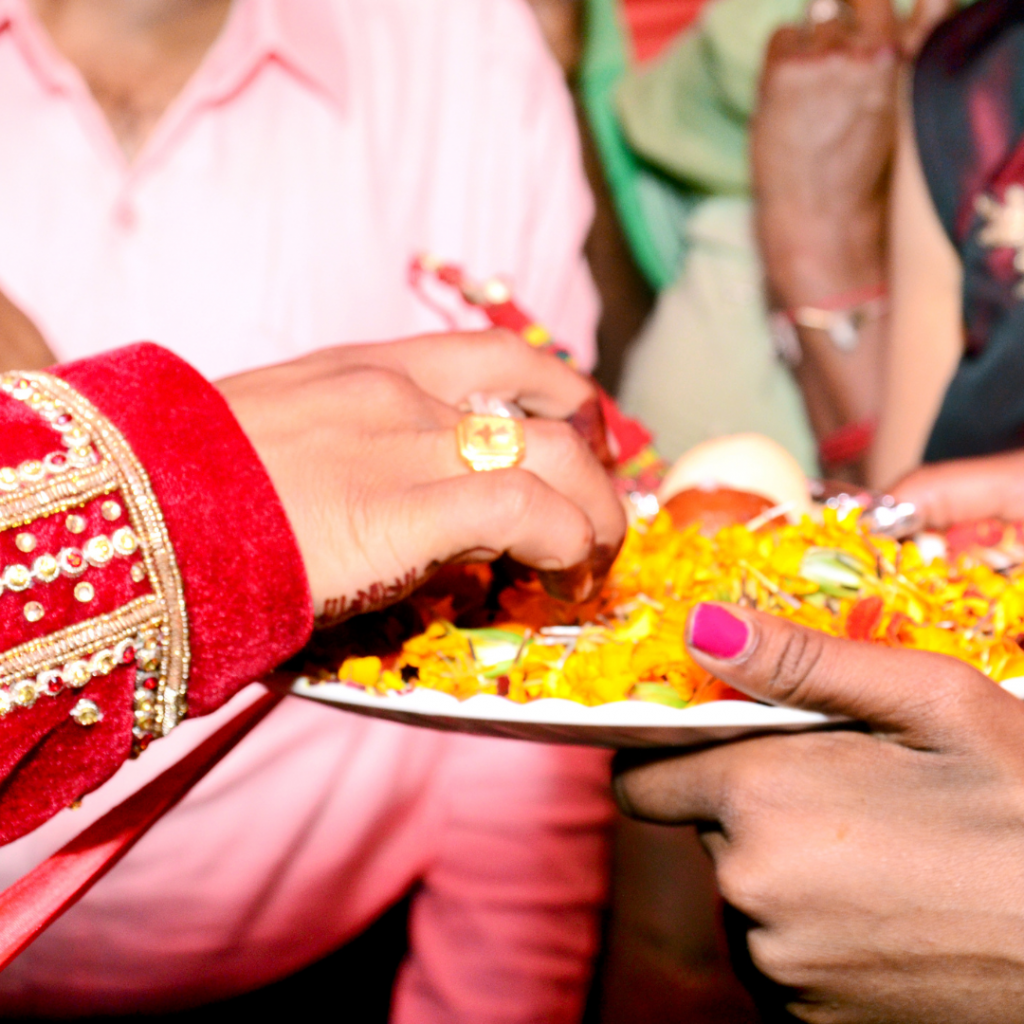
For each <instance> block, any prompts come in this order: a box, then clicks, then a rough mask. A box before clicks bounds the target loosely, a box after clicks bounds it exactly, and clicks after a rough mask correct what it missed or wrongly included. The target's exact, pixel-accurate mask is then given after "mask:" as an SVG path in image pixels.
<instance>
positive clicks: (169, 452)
mask: <svg viewBox="0 0 1024 1024" xmlns="http://www.w3.org/2000/svg"><path fill="white" fill-rule="evenodd" d="M311 625H312V608H311V602H310V597H309V592H308V587H307V585H306V579H305V572H304V569H303V566H302V562H301V560H300V557H299V553H298V550H297V547H296V544H295V540H294V537H293V536H292V533H291V529H290V527H289V525H288V522H287V519H286V518H285V515H284V510H283V509H282V508H281V505H280V502H279V500H278V498H277V495H276V494H275V492H274V490H273V487H272V485H271V483H270V480H269V478H268V477H267V475H266V473H265V471H264V469H263V467H262V465H261V464H260V461H259V458H258V456H257V455H256V452H255V451H254V450H253V448H252V446H251V445H250V444H249V442H248V440H247V439H246V437H245V435H244V434H243V433H242V431H241V429H240V428H239V426H238V424H237V422H236V421H235V419H234V417H233V416H232V415H231V412H230V410H229V409H228V407H227V405H226V403H225V402H224V400H223V399H222V398H221V396H220V394H219V393H218V392H217V391H216V389H215V388H213V387H211V386H210V385H209V384H208V383H207V382H206V381H205V380H203V378H202V377H200V376H199V374H197V373H196V372H195V371H194V370H192V369H191V367H189V366H188V365H187V364H185V363H183V362H182V361H181V360H180V359H178V358H177V357H175V356H173V355H171V354H170V353H169V352H166V351H165V350H163V349H160V348H158V347H157V346H155V345H137V346H133V347H132V348H127V349H121V350H119V351H117V352H114V353H110V354H108V355H104V356H101V357H98V358H96V359H90V360H84V361H82V362H79V363H74V364H69V365H67V366H63V367H57V368H56V369H55V370H54V371H53V373H9V374H5V375H2V376H0V842H8V841H10V840H12V839H14V838H17V836H19V835H22V834H23V833H25V832H27V831H30V830H31V829H32V828H35V827H36V826H37V825H39V824H41V823H42V822H43V821H44V820H45V819H46V818H48V817H50V816H51V815H52V814H54V813H55V812H56V811H58V810H60V809H61V808H63V807H65V806H67V805H68V804H69V803H71V802H73V801H74V800H76V799H77V798H78V797H80V796H81V795H82V794H83V793H86V792H88V791H89V790H91V789H94V788H95V787H96V786H98V785H100V784H101V783H102V782H104V781H105V780H106V779H107V778H109V777H110V775H112V774H113V773H114V771H115V770H116V769H117V767H118V766H119V765H120V764H121V762H122V761H123V760H124V759H125V758H126V757H128V756H130V755H132V754H133V753H135V754H137V753H139V752H141V751H142V750H144V749H145V748H146V746H147V745H148V744H149V743H150V742H151V741H152V740H153V739H155V738H157V737H160V736H164V735H166V734H167V733H168V732H169V731H170V730H171V729H173V728H174V726H175V725H176V724H177V723H178V722H179V721H180V720H181V719H182V718H183V717H184V716H185V715H186V714H189V715H197V714H204V713H206V712H209V711H211V710H213V709H214V708H216V707H218V706H219V705H220V704H222V703H223V702H224V701H225V700H226V699H227V698H228V697H230V696H231V695H232V694H233V693H234V692H235V691H237V690H238V689H239V688H240V687H241V686H243V685H244V684H245V683H247V682H249V681H250V680H252V679H254V678H257V677H258V676H259V675H261V674H262V673H264V672H266V671H268V670H269V669H270V668H272V667H273V666H274V665H276V664H278V663H280V662H281V661H283V660H284V659H285V658H287V657H289V656H290V655H291V654H293V653H294V652H295V651H296V650H298V649H299V648H300V647H301V646H302V645H303V644H304V643H305V641H306V639H307V637H308V635H309V631H310V629H311Z"/></svg>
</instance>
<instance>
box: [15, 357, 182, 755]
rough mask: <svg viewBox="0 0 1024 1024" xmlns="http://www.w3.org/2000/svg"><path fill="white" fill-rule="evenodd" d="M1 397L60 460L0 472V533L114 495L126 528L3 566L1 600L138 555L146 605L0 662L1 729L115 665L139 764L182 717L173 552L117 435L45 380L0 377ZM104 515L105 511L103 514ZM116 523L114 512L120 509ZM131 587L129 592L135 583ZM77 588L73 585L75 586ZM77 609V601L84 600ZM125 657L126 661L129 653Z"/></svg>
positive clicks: (83, 402) (61, 384)
mask: <svg viewBox="0 0 1024 1024" xmlns="http://www.w3.org/2000/svg"><path fill="white" fill-rule="evenodd" d="M0 392H3V393H5V394H7V395H9V396H10V397H11V398H13V399H16V400H17V401H19V402H23V403H24V404H25V405H27V406H28V407H29V408H30V409H32V410H33V411H34V412H36V413H37V414H38V415H39V416H40V417H42V419H43V420H44V421H46V423H47V424H48V425H49V426H50V427H51V428H52V429H53V430H55V431H56V432H57V433H58V434H59V435H60V438H61V441H62V443H63V445H64V447H65V449H66V451H65V452H54V453H51V454H50V455H47V456H46V458H44V459H41V460H29V461H27V462H23V463H22V464H21V465H19V466H17V467H15V468H11V467H3V468H0V531H3V530H8V529H12V528H17V527H20V526H23V525H25V524H27V523H30V522H33V521H35V520H37V519H40V518H42V517H44V516H50V515H54V514H58V513H64V512H67V511H69V510H70V509H80V508H81V507H82V506H83V505H85V504H86V503H87V502H89V501H91V500H92V499H93V498H96V497H99V496H101V495H103V494H110V493H112V492H114V491H118V492H119V498H120V499H121V502H122V503H123V505H124V507H125V510H126V512H127V516H128V520H129V522H130V523H131V526H130V527H122V528H120V529H118V530H115V531H114V532H113V533H112V534H111V536H110V537H106V536H104V535H97V536H95V537H91V538H89V539H88V540H87V541H85V542H84V543H83V544H82V546H81V548H77V547H67V548H64V549H62V550H61V551H60V552H59V554H58V555H56V556H54V555H40V556H39V557H38V558H37V559H35V560H34V562H33V563H32V565H31V566H25V565H18V564H15V565H10V566H7V567H6V568H4V570H3V574H2V576H0V583H2V587H0V592H2V591H3V590H7V591H10V592H12V593H17V592H19V591H22V590H26V589H28V588H29V587H31V586H32V585H33V584H34V583H35V582H42V583H48V582H51V581H53V580H54V579H56V578H57V577H58V576H60V575H65V576H68V577H76V576H80V575H82V574H83V573H84V572H86V571H87V569H88V567H89V566H97V567H98V566H102V565H106V564H108V563H109V562H110V561H111V560H112V559H113V558H114V557H115V556H121V557H128V556H130V555H133V554H135V553H136V552H138V553H139V554H141V556H142V562H143V563H144V565H145V572H144V574H141V573H137V572H135V571H134V570H135V569H136V566H138V565H140V564H142V563H138V562H136V563H135V564H134V565H133V566H132V570H131V577H132V579H133V580H137V577H138V578H139V579H144V578H146V577H148V579H149V580H150V585H151V586H152V588H153V592H152V593H151V594H146V595H144V596H142V597H138V598H135V599H134V600H133V601H130V602H128V603H127V604H126V605H124V606H122V607H121V608H119V609H117V610H116V611H114V612H111V613H110V614H107V615H100V616H96V617H95V618H92V619H87V620H85V621H83V622H79V623H76V624H75V625H73V626H68V627H67V628H65V629H63V630H60V631H59V632H57V633H51V634H49V635H47V636H45V637H41V638H40V639H38V640H33V641H30V642H29V643H26V644H22V645H21V646H19V647H16V648H14V649H12V650H9V651H3V652H0V717H2V716H3V715H5V714H7V713H8V712H10V711H12V710H13V709H14V708H16V707H31V706H32V704H34V703H35V701H36V700H37V699H38V698H39V697H41V696H44V695H50V696H55V695H56V694H57V693H60V692H62V691H63V690H64V688H65V687H71V688H78V687H81V686H84V685H86V683H88V682H89V680H90V679H92V678H95V677H96V676H101V675H105V674H107V673H109V672H111V671H113V670H114V669H115V668H116V667H118V665H122V664H126V665H127V664H134V665H135V666H136V684H135V702H134V717H135V726H134V730H133V736H134V744H133V747H134V751H135V752H136V753H137V752H139V751H141V750H143V749H145V747H146V746H147V745H148V744H149V742H150V741H151V740H152V739H153V738H154V737H156V736H164V735H166V734H167V733H168V732H170V730H171V729H172V728H174V726H175V725H176V724H177V722H178V721H179V720H180V719H181V718H182V717H183V716H184V714H185V710H186V695H187V684H188V668H189V658H190V652H189V643H188V619H187V615H186V611H185V603H184V597H183V593H182V583H181V575H180V573H179V572H178V567H177V562H176V559H175V556H174V550H173V548H172V547H171V543H170V538H169V537H168V535H167V528H166V526H165V524H164V520H163V515H162V513H161V511H160V507H159V504H158V503H157V500H156V497H155V495H154V494H153V490H152V488H151V486H150V483H149V478H148V476H147V475H146V471H145V470H144V469H143V467H142V465H141V464H140V463H139V461H138V460H137V459H136V458H135V455H134V453H133V452H132V450H131V448H130V446H129V445H128V443H127V441H126V440H125V439H124V437H123V436H122V434H121V433H120V431H119V430H118V429H117V428H116V427H115V426H114V425H113V424H112V423H111V422H110V421H109V420H108V419H106V417H104V416H103V415H102V414H101V413H99V412H98V411H97V410H96V409H95V407H93V405H92V404H91V403H90V402H89V401H88V400H87V399H85V398H84V397H83V396H82V395H80V394H78V392H77V391H75V390H74V389H73V388H72V387H71V386H70V385H69V384H67V383H66V382H65V381H63V380H61V379H60V378H59V377H54V376H52V375H50V374H46V373H36V372H33V373H7V374H3V375H0ZM108 506H111V503H110V502H106V503H104V508H105V509H106V508H107V507H108ZM118 512H120V508H118ZM137 581H138V580H137ZM79 586H81V584H79ZM81 593H82V595H83V596H82V597H81V598H79V599H80V600H82V599H83V598H84V596H85V594H86V591H85V590H82V592H81ZM129 651H130V652H131V657H130V658H126V654H127V652H129Z"/></svg>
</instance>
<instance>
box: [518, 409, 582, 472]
mask: <svg viewBox="0 0 1024 1024" xmlns="http://www.w3.org/2000/svg"><path fill="white" fill-rule="evenodd" d="M528 422H529V423H530V424H531V425H532V426H534V428H535V431H536V434H537V437H538V440H539V441H540V443H541V445H542V446H543V449H544V456H545V462H547V463H548V464H549V465H550V466H551V468H552V469H554V470H557V471H559V472H564V473H570V474H575V473H578V472H579V471H580V470H581V469H583V467H584V466H586V465H588V464H589V463H590V461H591V460H592V459H593V455H592V453H591V451H590V448H589V447H588V445H587V442H586V441H585V440H584V439H583V437H582V436H581V435H580V434H579V432H578V431H577V430H574V429H573V428H572V427H571V426H570V425H569V424H568V423H565V422H563V421H561V420H540V419H536V420H530V421H528Z"/></svg>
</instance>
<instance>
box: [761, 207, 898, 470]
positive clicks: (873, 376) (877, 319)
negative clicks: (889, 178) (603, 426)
mask: <svg viewBox="0 0 1024 1024" xmlns="http://www.w3.org/2000/svg"><path fill="white" fill-rule="evenodd" d="M758 229H759V235H760V238H761V248H762V253H763V258H764V264H765V273H766V279H767V282H766V283H767V287H768V292H769V299H770V302H771V304H772V306H774V308H775V309H776V310H779V311H781V312H780V313H779V314H777V315H778V316H779V319H780V321H781V329H791V330H792V331H793V335H794V337H795V340H796V348H795V351H793V352H790V353H789V356H790V358H791V360H792V362H793V364H794V375H795V377H796V380H797V383H798V384H799V386H800V389H801V391H802V393H803V397H804V402H805V405H806V408H807V413H808V418H809V419H810V422H811V426H812V428H813V430H814V433H815V436H816V437H817V439H818V441H819V442H822V441H825V445H824V446H823V450H822V462H823V463H824V469H825V472H826V473H829V474H835V473H836V472H837V471H838V469H839V468H840V466H843V465H844V464H845V463H846V462H847V460H846V459H845V458H838V459H837V458H836V457H835V455H834V454H833V453H832V452H831V449H833V448H836V447H837V446H836V445H835V444H833V443H831V442H832V441H833V440H834V439H836V437H837V434H836V432H837V431H843V430H844V428H850V427H855V426H861V427H863V428H864V432H866V433H869V432H870V429H871V425H872V424H873V423H874V422H875V421H876V419H877V416H878V412H879V408H880V406H881V382H882V375H883V358H884V353H885V343H886V336H887V332H888V316H887V298H886V289H885V283H884V282H885V266H884V257H883V249H884V245H883V225H882V224H881V223H880V221H879V218H878V217H876V216H874V215H873V214H872V213H871V211H862V212H861V213H859V214H855V213H852V212H851V213H850V214H849V215H848V216H845V217H842V218H837V217H835V216H833V215H827V216H826V215H822V214H821V213H820V212H819V213H813V212H812V211H805V212H804V214H803V215H801V216H797V215H796V214H795V213H794V212H793V211H792V210H790V211H788V212H787V214H786V216H785V217H783V216H782V215H781V213H780V211H779V210H778V209H777V208H776V207H774V206H773V205H772V204H771V203H766V204H764V205H763V206H762V209H761V211H760V215H759V218H758ZM840 320H841V321H842V322H843V324H844V326H845V327H847V329H849V328H850V327H852V328H853V331H852V338H851V339H844V338H843V337H840V336H838V335H837V334H836V332H835V331H834V330H830V329H829V328H828V327H827V326H825V324H826V323H828V322H830V321H831V322H837V321H840ZM786 321H788V322H789V324H790V325H791V327H790V328H787V327H786ZM808 322H810V323H812V324H813V323H816V322H817V323H818V324H819V325H818V326H808ZM838 447H839V448H842V447H844V446H843V445H842V444H840V445H839V446H838ZM862 468H863V454H861V455H859V456H858V457H856V458H855V459H853V460H851V461H850V462H849V465H847V466H846V469H847V471H848V472H850V471H852V472H853V474H854V475H855V476H858V477H860V476H862V475H863V474H862Z"/></svg>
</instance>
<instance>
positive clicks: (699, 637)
mask: <svg viewBox="0 0 1024 1024" xmlns="http://www.w3.org/2000/svg"><path fill="white" fill-rule="evenodd" d="M749 640H750V627H749V626H748V625H747V624H746V622H744V621H743V620H742V619H740V618H737V617H736V616H735V615H733V614H732V613H731V612H728V611H726V609H725V608H723V607H722V606H721V605H717V604H699V605H697V607H696V608H694V609H693V611H692V612H691V614H690V644H691V646H693V647H696V648H697V650H698V651H703V652H704V653H705V654H710V655H711V657H712V658H724V659H726V660H731V659H732V658H736V657H738V656H739V655H740V654H742V653H743V649H744V648H745V647H746V646H747V642H748V641H749Z"/></svg>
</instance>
